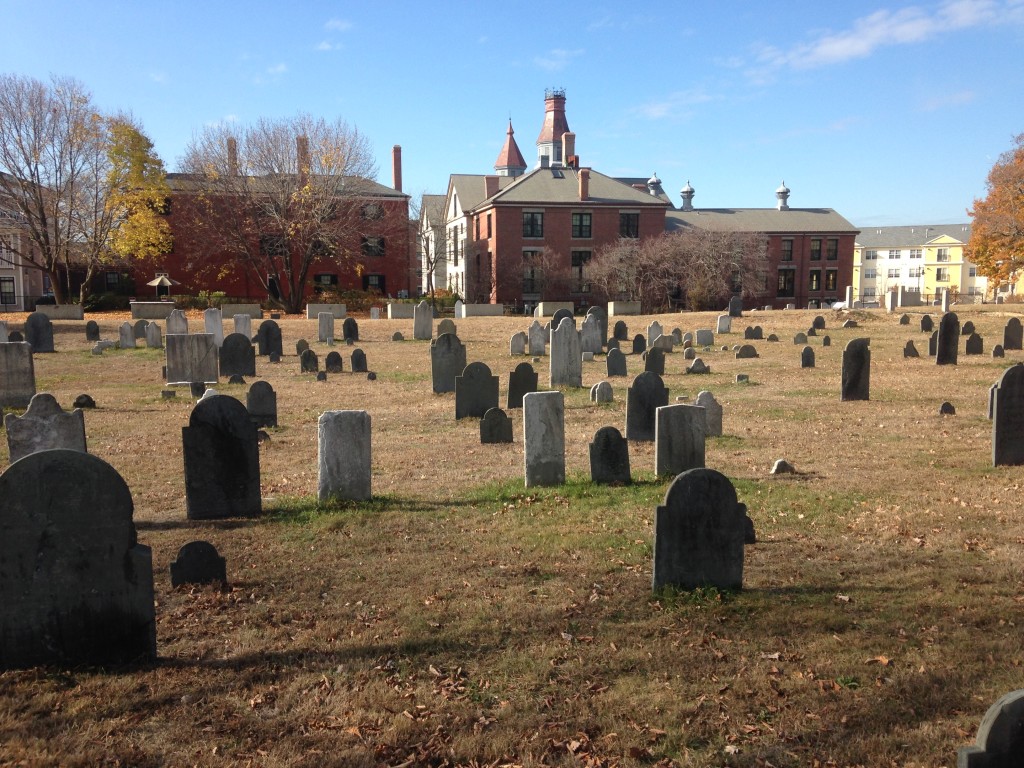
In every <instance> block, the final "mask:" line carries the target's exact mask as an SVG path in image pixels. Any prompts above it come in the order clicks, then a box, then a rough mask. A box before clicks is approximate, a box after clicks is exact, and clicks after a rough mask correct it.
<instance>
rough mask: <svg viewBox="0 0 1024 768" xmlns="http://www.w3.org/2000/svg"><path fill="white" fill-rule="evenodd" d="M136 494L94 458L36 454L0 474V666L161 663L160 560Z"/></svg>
mask: <svg viewBox="0 0 1024 768" xmlns="http://www.w3.org/2000/svg"><path fill="white" fill-rule="evenodd" d="M132 512H133V506H132V496H131V492H130V491H129V490H128V486H127V485H126V484H125V482H124V480H123V479H122V478H121V476H120V475H119V474H118V473H117V471H116V470H115V469H114V468H113V467H111V466H110V465H109V464H107V463H106V462H105V461H103V460H102V459H99V458H97V457H95V456H90V455H89V454H87V453H80V452H78V451H68V450H52V451H43V452H40V453H34V454H31V455H30V456H27V457H26V458H24V459H22V460H21V461H19V462H17V463H15V464H12V465H11V467H9V468H8V469H7V471H5V472H4V473H3V474H2V475H0V520H2V521H3V529H4V534H3V539H2V544H0V547H2V550H3V556H2V560H3V578H0V637H2V638H3V644H2V646H0V667H2V668H5V669H14V668H23V667H32V666H37V665H58V666H60V667H77V666H83V665H84V666H91V665H105V664H113V665H123V664H132V663H136V662H139V661H150V660H153V659H155V658H156V616H155V611H154V602H153V560H152V553H151V552H150V549H149V547H146V546H143V545H141V544H139V543H138V541H137V536H136V530H135V525H134V523H133V522H132Z"/></svg>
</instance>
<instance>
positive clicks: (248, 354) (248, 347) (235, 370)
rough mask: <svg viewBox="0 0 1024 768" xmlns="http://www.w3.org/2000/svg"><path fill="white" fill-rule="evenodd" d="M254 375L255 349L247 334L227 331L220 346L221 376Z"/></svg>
mask: <svg viewBox="0 0 1024 768" xmlns="http://www.w3.org/2000/svg"><path fill="white" fill-rule="evenodd" d="M236 374H237V375H239V376H255V375H256V349H255V347H253V345H252V342H251V341H250V340H249V337H248V336H245V335H243V334H241V333H229V334H228V335H227V336H225V337H224V342H223V343H222V344H221V348H220V375H221V376H234V375H236Z"/></svg>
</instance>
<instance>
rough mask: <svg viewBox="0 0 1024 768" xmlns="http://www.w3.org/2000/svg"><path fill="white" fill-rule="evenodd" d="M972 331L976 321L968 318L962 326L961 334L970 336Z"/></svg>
mask: <svg viewBox="0 0 1024 768" xmlns="http://www.w3.org/2000/svg"><path fill="white" fill-rule="evenodd" d="M972 333H974V323H973V322H972V321H970V320H968V321H967V322H966V323H964V324H963V325H962V326H960V335H961V336H970V335H971V334H972Z"/></svg>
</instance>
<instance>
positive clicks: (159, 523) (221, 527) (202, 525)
mask: <svg viewBox="0 0 1024 768" xmlns="http://www.w3.org/2000/svg"><path fill="white" fill-rule="evenodd" d="M265 520H266V518H265V517H232V518H223V519H218V520H189V519H185V520H136V521H135V529H136V530H137V531H181V530H190V529H192V530H197V531H202V530H215V531H234V530H238V529H241V528H251V527H252V526H254V525H259V524H260V523H262V522H265Z"/></svg>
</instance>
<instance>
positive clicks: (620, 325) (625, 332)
mask: <svg viewBox="0 0 1024 768" xmlns="http://www.w3.org/2000/svg"><path fill="white" fill-rule="evenodd" d="M612 337H613V338H615V339H617V340H618V341H629V327H628V326H627V325H626V321H625V320H616V321H615V325H614V326H613V327H612Z"/></svg>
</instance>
